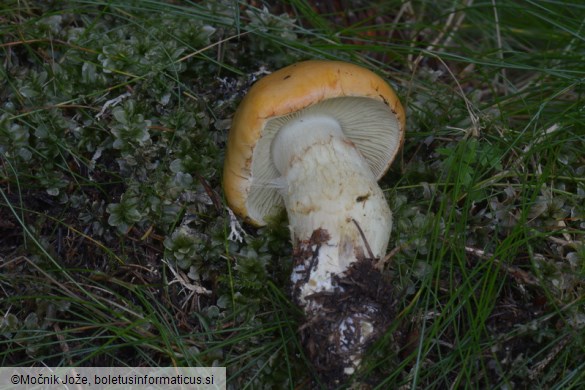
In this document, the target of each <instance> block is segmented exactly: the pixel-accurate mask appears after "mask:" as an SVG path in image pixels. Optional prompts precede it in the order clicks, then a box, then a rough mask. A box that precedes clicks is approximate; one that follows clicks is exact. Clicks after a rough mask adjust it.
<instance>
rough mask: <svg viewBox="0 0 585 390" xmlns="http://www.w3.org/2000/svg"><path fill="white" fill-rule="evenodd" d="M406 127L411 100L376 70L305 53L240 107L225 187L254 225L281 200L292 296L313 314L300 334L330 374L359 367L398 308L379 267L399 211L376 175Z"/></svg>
mask: <svg viewBox="0 0 585 390" xmlns="http://www.w3.org/2000/svg"><path fill="white" fill-rule="evenodd" d="M404 126H405V119H404V109H403V107H402V105H401V104H400V101H399V100H398V98H397V96H396V94H395V92H394V90H393V89H392V88H391V87H390V86H389V85H388V84H387V83H386V82H385V81H384V80H383V79H382V78H381V77H379V76H378V75H376V74H375V73H373V72H371V71H369V70H367V69H364V68H362V67H359V66H356V65H353V64H349V63H344V62H338V61H305V62H301V63H298V64H294V65H291V66H288V67H286V68H283V69H281V70H278V71H276V72H274V73H272V74H271V75H269V76H266V77H264V78H263V79H261V80H259V81H258V82H257V83H256V84H254V85H253V86H252V88H250V91H249V92H248V94H247V95H246V97H245V98H244V99H243V100H242V102H241V103H240V106H239V107H238V110H237V111H236V114H235V115H234V119H233V123H232V128H231V130H230V134H229V137H228V144H227V152H226V160H225V164H224V177H223V184H224V191H225V194H226V198H227V200H228V203H229V205H230V207H231V208H232V209H233V210H234V211H235V212H236V213H237V214H238V215H240V216H241V217H243V218H245V219H246V221H248V222H251V223H253V224H255V225H259V226H261V225H263V224H264V223H265V222H264V221H265V218H266V217H267V216H269V215H270V214H272V213H276V212H278V211H279V210H281V209H282V208H283V207H284V208H286V211H287V215H288V221H289V227H290V231H291V241H292V244H293V267H294V268H293V272H292V275H291V284H292V290H293V294H292V295H293V297H292V298H293V300H294V301H295V302H296V304H297V305H299V306H300V307H301V308H302V309H303V310H304V312H305V316H306V323H305V324H304V325H303V326H302V327H301V337H302V340H303V341H304V345H305V348H306V349H307V351H308V355H309V357H310V358H311V359H312V361H313V363H314V365H315V367H317V369H318V372H319V373H320V374H321V376H322V377H323V379H324V380H325V381H326V382H327V384H328V385H335V384H337V383H340V381H343V378H344V377H348V376H349V375H352V374H353V373H354V372H356V370H357V369H358V368H359V366H360V363H361V361H362V357H363V354H364V351H365V350H366V348H367V347H368V346H369V345H370V344H371V343H372V342H373V341H374V340H375V339H376V338H377V337H378V336H379V335H380V334H382V333H384V332H385V331H386V329H387V327H388V323H389V321H390V320H391V319H392V315H391V313H392V309H391V308H392V307H393V305H392V294H391V292H392V291H391V287H390V284H389V282H388V281H387V280H386V279H385V278H384V276H383V273H382V272H381V271H379V270H378V269H377V268H376V267H375V265H376V262H377V259H380V258H382V257H383V256H384V255H385V254H386V248H387V246H388V239H389V237H390V232H391V230H392V212H391V210H390V208H389V206H388V202H387V200H386V198H385V196H384V193H383V191H382V190H381V188H380V187H379V186H378V184H377V180H378V179H379V178H380V177H382V176H383V175H384V173H385V172H386V170H387V169H388V168H389V166H390V164H391V162H392V160H393V159H394V157H395V156H396V154H397V152H398V149H399V148H400V146H401V144H402V140H403V137H404ZM373 287H374V288H375V290H371V288H373Z"/></svg>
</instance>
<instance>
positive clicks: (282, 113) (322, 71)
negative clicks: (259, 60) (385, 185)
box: [223, 60, 405, 226]
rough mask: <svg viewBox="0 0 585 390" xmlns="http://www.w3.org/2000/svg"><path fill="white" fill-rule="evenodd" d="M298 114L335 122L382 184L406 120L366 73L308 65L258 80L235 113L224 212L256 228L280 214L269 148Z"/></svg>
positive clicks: (386, 89) (337, 65)
mask: <svg viewBox="0 0 585 390" xmlns="http://www.w3.org/2000/svg"><path fill="white" fill-rule="evenodd" d="M300 113H316V114H319V115H320V114H323V113H325V115H331V116H332V117H334V118H335V119H336V120H338V121H339V122H340V125H341V127H342V129H343V131H344V134H345V135H346V137H347V138H348V139H349V140H350V141H351V142H353V143H354V144H355V146H356V148H357V149H358V151H359V152H360V153H361V154H362V156H363V157H364V158H365V159H366V161H367V162H368V165H369V166H370V169H371V170H372V172H373V173H374V176H375V177H376V179H380V178H381V177H382V176H384V174H385V173H386V171H387V170H388V168H389V167H390V165H391V163H392V161H393V160H394V157H395V156H396V153H397V152H398V150H399V148H400V146H401V145H402V142H403V139H404V128H405V113H404V109H403V107H402V105H401V103H400V101H399V100H398V97H397V96H396V93H395V92H394V90H393V89H392V88H391V87H390V86H389V85H388V83H386V81H384V80H383V79H382V78H381V77H380V76H378V75H376V74H375V73H373V72H371V71H369V70H368V69H365V68H362V67H360V66H357V65H354V64H350V63H345V62H340V61H315V60H311V61H304V62H299V63H296V64H293V65H290V66H287V67H285V68H282V69H280V70H278V71H275V72H273V73H272V74H270V75H268V76H266V77H264V78H262V79H261V80H259V81H258V82H256V83H255V84H254V85H253V86H252V87H251V88H250V90H249V92H248V94H247V95H246V96H245V97H244V99H243V100H242V102H241V103H240V106H239V107H238V109H237V110H236V113H235V115H234V118H233V121H232V127H231V130H230V132H229V136H228V142H227V150H226V157H225V162H224V171H223V187H224V191H225V195H226V198H227V201H228V204H229V206H230V207H231V208H232V210H233V211H234V212H235V213H236V214H238V215H239V216H241V217H243V218H244V219H245V220H246V221H247V222H249V223H252V224H254V225H256V226H262V225H265V221H264V217H265V216H267V215H270V214H272V213H274V212H276V211H277V210H278V209H279V208H282V207H283V206H284V203H283V201H282V198H281V196H280V194H279V192H278V189H279V188H280V187H282V185H281V184H279V181H278V179H279V176H280V174H279V173H278V171H277V170H276V168H275V167H274V166H273V164H272V163H271V156H270V149H271V148H270V146H271V141H272V139H273V138H274V136H275V135H276V133H277V132H278V129H279V128H280V127H282V125H284V124H285V123H286V122H287V121H289V120H291V119H294V118H295V117H298V116H299V115H302V114H300Z"/></svg>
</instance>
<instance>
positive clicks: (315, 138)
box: [271, 115, 392, 374]
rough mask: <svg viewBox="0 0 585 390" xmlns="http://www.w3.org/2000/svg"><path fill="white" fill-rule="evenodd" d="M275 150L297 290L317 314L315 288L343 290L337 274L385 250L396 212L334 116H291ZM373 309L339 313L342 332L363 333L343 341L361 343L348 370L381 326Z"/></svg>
mask: <svg viewBox="0 0 585 390" xmlns="http://www.w3.org/2000/svg"><path fill="white" fill-rule="evenodd" d="M271 153H272V159H273V161H274V164H275V165H276V167H277V169H278V171H279V172H280V174H281V175H282V178H281V181H282V183H281V190H280V192H281V195H282V197H283V199H284V203H285V207H286V210H287V212H288V218H289V225H290V229H291V236H292V242H293V245H294V248H295V251H296V255H295V265H294V269H293V274H292V277H291V279H292V282H293V286H294V290H295V291H294V298H295V299H296V300H297V301H298V303H299V304H300V305H301V306H303V307H304V310H305V312H306V313H307V316H308V317H309V319H310V318H311V317H312V316H314V315H318V313H319V312H320V309H321V306H320V304H319V303H317V301H316V300H314V299H312V296H314V295H313V294H316V293H324V292H325V293H329V292H331V293H333V292H335V291H340V290H341V291H343V286H339V285H338V284H337V283H336V281H335V279H334V278H333V277H334V276H338V277H343V276H344V274H345V273H346V271H348V269H349V267H350V266H351V265H352V264H354V263H356V262H358V261H360V260H362V261H363V260H366V261H367V260H369V261H372V260H373V259H372V258H373V257H374V258H380V257H382V256H384V254H385V252H386V247H387V244H388V238H389V236H390V230H391V227H392V213H391V211H390V208H389V207H388V204H387V202H386V199H385V198H384V194H383V193H382V190H381V189H380V187H379V186H378V184H377V182H376V178H375V177H374V175H373V173H372V172H371V171H370V168H369V167H368V164H367V162H366V161H365V160H364V159H363V158H362V156H361V154H360V152H359V151H358V150H357V149H356V147H355V145H354V144H353V143H352V142H351V141H350V140H349V139H348V138H346V137H345V136H344V134H343V132H342V130H341V127H340V125H339V123H338V122H337V121H336V120H334V119H332V118H330V117H328V116H320V115H305V116H299V117H298V118H295V119H293V120H291V121H290V122H288V123H287V124H286V125H285V126H283V128H282V129H280V130H279V132H278V134H277V135H276V137H275V138H274V140H273V143H272V149H271ZM303 251H304V252H303ZM303 253H305V254H304V255H303ZM307 254H308V255H307ZM368 310H370V309H369V308H368V305H367V304H365V307H364V313H363V314H364V315H363V317H360V315H357V316H356V315H353V316H352V317H351V318H349V317H347V318H341V319H339V333H340V334H342V335H343V334H345V333H347V331H351V332H353V334H354V335H355V334H357V336H354V339H353V340H343V337H342V339H341V340H340V341H338V343H339V346H338V349H339V348H341V350H343V349H344V348H346V350H347V351H348V352H350V353H351V351H356V354H355V356H353V357H351V358H350V359H349V363H351V364H349V365H348V367H347V368H346V370H345V372H346V374H350V373H351V372H353V369H354V367H353V366H357V364H359V360H360V358H359V356H358V355H359V354H360V353H361V347H360V344H363V343H364V342H365V341H366V339H367V338H368V336H369V335H370V334H371V333H372V332H373V331H374V329H372V328H373V324H372V323H370V322H369V320H368V318H369V315H370V314H371V313H368ZM349 328H353V329H349ZM357 328H359V329H357ZM356 329H357V330H356ZM351 332H350V333H351ZM356 332H357V333H356ZM344 346H345V347H344ZM342 352H343V351H342Z"/></svg>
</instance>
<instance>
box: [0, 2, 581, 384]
mask: <svg viewBox="0 0 585 390" xmlns="http://www.w3.org/2000/svg"><path fill="white" fill-rule="evenodd" d="M324 3H327V2H324ZM333 3H334V2H331V4H333ZM234 4H235V3H232V2H209V3H198V2H197V3H196V2H193V3H191V2H168V3H167V2H163V1H135V2H101V1H76V0H72V1H56V2H49V3H47V2H41V1H12V2H10V1H9V2H4V3H3V5H2V6H0V37H1V41H0V60H1V62H2V67H1V68H0V83H1V87H0V314H1V316H2V319H1V320H0V364H1V365H41V364H44V365H48V366H57V365H93V366H99V365H103V366H108V365H128V366H141V365H163V366H166V365H192V366H196V365H212V364H213V365H225V366H227V367H228V377H229V380H230V384H231V386H233V387H234V388H259V387H267V388H269V387H278V388H297V387H310V386H314V387H318V386H319V382H318V378H317V375H316V373H315V370H314V369H313V368H312V367H311V364H310V363H309V362H308V361H307V359H306V358H305V357H304V354H303V351H302V348H301V347H300V345H299V340H298V338H297V327H298V326H299V324H300V323H301V321H302V319H301V313H300V311H299V309H297V308H296V307H294V305H292V304H291V303H290V301H289V299H288V295H287V281H288V272H289V270H290V244H289V242H288V232H287V228H286V223H285V222H284V221H275V222H274V223H273V224H272V225H271V226H270V227H267V228H262V229H253V228H250V227H245V229H246V232H247V235H246V236H245V239H244V241H243V242H242V243H239V242H234V241H231V240H228V235H229V233H230V228H229V221H230V219H229V215H228V213H227V211H226V209H225V201H224V199H223V197H222V191H221V185H220V179H221V177H220V175H221V167H222V163H223V153H224V146H225V140H226V136H227V131H228V129H229V123H230V119H231V116H232V115H233V112H234V110H235V109H236V107H237V104H238V103H239V101H240V100H241V98H242V96H243V95H244V93H245V91H246V90H247V88H248V87H249V85H250V84H251V83H252V82H253V81H254V80H255V79H256V78H257V77H260V76H261V75H262V69H263V67H264V68H265V69H266V70H268V71H272V70H275V69H278V68H279V67H282V66H285V65H287V64H290V63H292V62H295V61H299V60H303V59H309V58H327V59H339V60H346V61H351V62H355V63H358V64H361V65H363V66H366V67H369V68H371V69H373V70H374V71H376V72H378V73H379V74H381V75H383V76H384V77H386V78H387V79H388V80H389V81H390V82H391V83H392V84H393V86H394V87H395V88H396V90H397V92H398V94H399V96H400V97H401V99H402V101H403V103H404V105H405V107H406V108H407V127H408V132H407V137H406V142H405V144H404V147H403V150H402V152H401V155H400V156H399V158H398V159H397V161H396V162H395V163H394V166H393V167H392V169H391V170H390V172H389V173H388V174H387V175H386V177H384V178H383V179H382V180H381V186H382V188H383V189H384V190H385V192H386V194H387V196H388V200H389V202H390V204H391V207H392V210H393V212H394V228H393V232H392V237H391V241H390V245H389V248H390V250H391V256H390V258H389V260H388V261H387V265H386V270H385V273H387V274H388V276H390V277H391V278H392V281H393V284H394V285H395V288H396V308H395V311H396V313H397V317H396V321H395V322H394V324H393V325H392V327H391V329H389V330H388V332H387V333H386V335H385V336H384V337H383V338H382V339H381V340H380V341H379V342H377V343H376V344H375V345H374V346H373V347H372V349H371V350H370V352H369V354H368V357H367V359H366V361H365V363H364V366H363V368H362V370H361V372H359V373H358V374H357V375H356V378H355V379H356V381H358V382H367V381H368V380H369V381H370V382H372V383H371V384H372V387H373V388H455V387H457V388H461V387H465V388H478V387H485V388H510V387H512V386H514V387H516V388H527V387H534V388H559V389H560V388H563V389H566V388H580V387H582V386H583V384H585V374H584V373H585V367H584V363H583V362H584V361H585V347H584V345H585V340H584V334H585V332H584V331H583V329H584V328H585V295H584V291H585V242H584V239H585V157H584V156H585V155H584V151H585V124H584V123H585V108H584V107H585V96H584V93H585V88H584V80H585V65H584V64H585V6H583V5H581V4H580V2H578V1H566V2H565V1H520V2H518V1H512V0H493V1H483V2H479V1H466V2H451V1H448V2H447V1H440V2H427V1H414V2H410V3H401V2H398V1H386V2H379V4H377V6H376V7H377V9H376V12H374V13H370V14H368V8H369V4H368V7H366V6H365V5H364V6H360V2H355V4H354V11H355V12H354V14H355V15H356V17H353V16H352V15H354V14H350V13H349V12H348V13H346V14H343V13H342V12H341V11H342V10H338V11H337V12H335V10H332V9H328V8H324V9H321V10H318V12H317V10H316V9H314V8H313V7H311V6H310V5H309V4H308V3H307V2H305V1H301V0H290V1H288V2H286V3H279V7H277V8H274V9H273V13H270V12H269V11H264V10H262V9H258V8H254V7H253V6H251V5H248V4H245V3H242V2H240V3H238V4H237V7H236V6H234ZM323 7H325V6H323ZM285 11H286V12H287V13H288V16H287V14H285ZM114 99H117V100H114ZM118 100H119V101H118ZM107 102H109V103H107ZM177 270H179V271H180V273H181V274H180V275H181V276H180V279H178V278H177V277H176V276H175V272H177ZM173 271H175V272H173ZM179 280H182V282H180V281H179Z"/></svg>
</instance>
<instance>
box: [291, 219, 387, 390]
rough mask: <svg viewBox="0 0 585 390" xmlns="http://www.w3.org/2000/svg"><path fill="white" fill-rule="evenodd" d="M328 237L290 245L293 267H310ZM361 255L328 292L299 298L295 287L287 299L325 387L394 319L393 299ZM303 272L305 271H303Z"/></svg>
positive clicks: (319, 234) (350, 368)
mask: <svg viewBox="0 0 585 390" xmlns="http://www.w3.org/2000/svg"><path fill="white" fill-rule="evenodd" d="M327 238H328V233H327V232H326V231H324V230H322V229H319V230H316V231H315V232H314V234H313V236H312V237H311V239H310V240H307V241H301V242H298V243H296V245H295V251H294V254H293V255H294V262H295V265H301V264H305V265H307V266H309V267H310V266H311V264H314V263H315V262H316V261H318V256H319V249H320V248H321V246H322V245H323V244H325V243H326V241H327ZM375 264H376V259H372V258H368V257H366V256H364V255H360V256H358V257H357V261H355V262H354V263H352V264H351V266H350V267H349V268H348V269H347V270H346V271H345V272H344V273H343V274H340V275H336V276H333V280H332V284H333V287H332V289H330V290H328V291H321V292H316V293H313V294H311V295H308V296H304V297H302V290H301V288H300V287H301V284H302V281H298V282H297V283H295V285H294V286H293V298H294V300H295V301H296V303H297V304H299V305H301V306H304V309H305V318H306V322H305V323H304V324H303V325H302V326H301V327H300V334H301V341H302V344H303V346H304V348H305V350H306V352H307V354H308V356H309V358H310V360H311V362H312V363H313V364H314V365H315V368H316V369H317V371H318V374H319V376H320V377H321V379H322V380H323V381H324V382H325V383H327V385H329V386H330V387H337V386H338V385H340V384H342V383H345V382H346V381H347V378H348V376H349V375H351V374H353V372H354V371H355V370H356V368H357V367H358V366H359V364H360V363H361V360H362V356H363V354H364V353H365V351H366V349H367V348H368V347H369V346H370V345H371V344H372V343H373V342H375V341H376V340H377V339H378V338H379V337H380V336H382V335H383V334H384V333H385V332H386V330H387V329H388V327H389V324H390V323H391V321H392V320H393V319H394V310H393V308H394V307H395V299H394V294H393V288H392V285H391V283H390V281H389V280H388V279H387V278H385V277H384V275H383V274H382V273H381V272H380V271H379V270H378V269H377V268H376V267H375ZM307 272H309V270H307Z"/></svg>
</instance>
